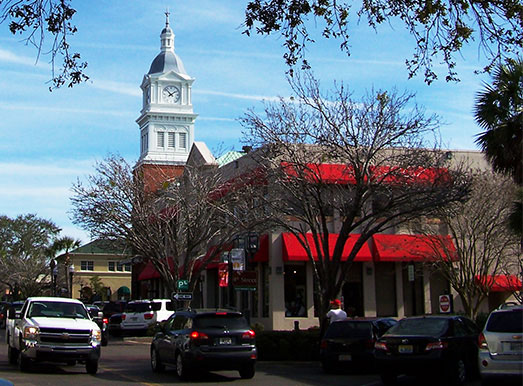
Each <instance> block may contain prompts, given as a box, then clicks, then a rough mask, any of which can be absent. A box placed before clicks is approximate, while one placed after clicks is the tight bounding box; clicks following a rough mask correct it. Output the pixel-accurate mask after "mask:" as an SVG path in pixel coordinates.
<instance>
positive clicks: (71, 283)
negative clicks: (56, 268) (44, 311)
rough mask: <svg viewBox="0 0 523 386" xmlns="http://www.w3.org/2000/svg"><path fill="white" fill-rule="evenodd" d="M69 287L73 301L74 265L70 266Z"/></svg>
mask: <svg viewBox="0 0 523 386" xmlns="http://www.w3.org/2000/svg"><path fill="white" fill-rule="evenodd" d="M68 271H69V285H70V287H69V288H68V289H69V294H70V297H71V299H72V298H73V276H74V264H71V265H70V266H69V269H68Z"/></svg>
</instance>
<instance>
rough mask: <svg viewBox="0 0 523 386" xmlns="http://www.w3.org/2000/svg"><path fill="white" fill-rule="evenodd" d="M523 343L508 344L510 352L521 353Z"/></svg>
mask: <svg viewBox="0 0 523 386" xmlns="http://www.w3.org/2000/svg"><path fill="white" fill-rule="evenodd" d="M522 350H523V342H510V351H522Z"/></svg>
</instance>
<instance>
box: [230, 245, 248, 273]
mask: <svg viewBox="0 0 523 386" xmlns="http://www.w3.org/2000/svg"><path fill="white" fill-rule="evenodd" d="M229 256H230V257H231V263H232V270H233V271H244V270H245V250H244V249H240V248H233V249H231V252H230V254H229Z"/></svg>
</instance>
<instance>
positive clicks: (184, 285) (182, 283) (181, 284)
mask: <svg viewBox="0 0 523 386" xmlns="http://www.w3.org/2000/svg"><path fill="white" fill-rule="evenodd" d="M176 288H177V289H178V291H188V290H189V280H187V279H180V280H178V281H177V282H176Z"/></svg>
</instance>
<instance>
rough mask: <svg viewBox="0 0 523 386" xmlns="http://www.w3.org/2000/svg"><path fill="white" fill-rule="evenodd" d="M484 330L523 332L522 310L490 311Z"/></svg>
mask: <svg viewBox="0 0 523 386" xmlns="http://www.w3.org/2000/svg"><path fill="white" fill-rule="evenodd" d="M486 330H487V331H490V332H515V333H520V332H523V310H514V311H503V312H494V313H492V315H490V318H489V320H488V323H487V328H486Z"/></svg>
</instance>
